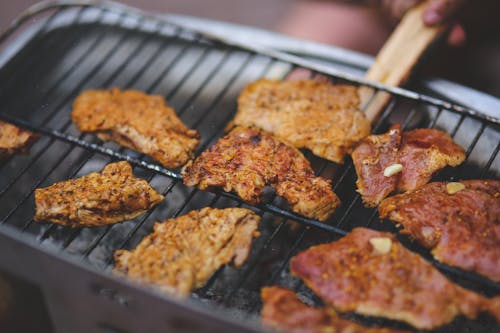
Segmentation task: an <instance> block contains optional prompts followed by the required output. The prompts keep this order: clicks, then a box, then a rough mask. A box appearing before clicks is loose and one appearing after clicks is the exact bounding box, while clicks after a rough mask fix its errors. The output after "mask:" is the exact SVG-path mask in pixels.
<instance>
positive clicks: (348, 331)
mask: <svg viewBox="0 0 500 333" xmlns="http://www.w3.org/2000/svg"><path fill="white" fill-rule="evenodd" d="M261 296H262V303H263V307H262V312H261V316H262V322H263V324H264V325H265V326H268V327H269V328H274V329H276V330H278V331H281V332H291V333H327V332H332V333H396V332H402V331H399V330H394V329H389V328H375V327H372V328H370V327H365V326H362V325H360V324H357V323H355V322H352V321H349V320H346V319H342V318H340V317H339V316H338V315H337V313H335V311H334V310H333V309H332V308H324V309H322V308H313V307H310V306H308V305H306V304H304V303H302V302H301V301H300V300H299V298H298V297H297V296H296V295H295V294H294V293H293V292H291V291H290V290H287V289H284V288H280V287H266V288H262V291H261Z"/></svg>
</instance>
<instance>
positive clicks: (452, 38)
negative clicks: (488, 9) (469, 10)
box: [448, 24, 467, 47]
mask: <svg viewBox="0 0 500 333" xmlns="http://www.w3.org/2000/svg"><path fill="white" fill-rule="evenodd" d="M466 39H467V34H466V33H465V30H464V28H463V27H462V26H461V25H460V24H455V25H454V26H453V28H451V31H450V34H449V35H448V44H450V45H451V46H455V47H458V46H462V45H464V44H465V41H466Z"/></svg>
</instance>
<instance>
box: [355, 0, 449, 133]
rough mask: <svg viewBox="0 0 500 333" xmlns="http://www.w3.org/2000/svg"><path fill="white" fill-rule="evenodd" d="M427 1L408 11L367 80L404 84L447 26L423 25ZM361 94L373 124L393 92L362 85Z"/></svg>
mask: <svg viewBox="0 0 500 333" xmlns="http://www.w3.org/2000/svg"><path fill="white" fill-rule="evenodd" d="M426 4H427V1H425V2H422V3H421V4H420V5H418V6H416V7H414V8H412V9H410V10H409V11H408V12H407V13H406V15H405V16H404V17H403V19H402V20H401V22H400V23H399V25H398V26H397V27H396V29H395V30H394V32H393V33H392V35H391V36H390V37H389V39H388V40H387V42H386V43H385V44H384V46H383V47H382V49H381V50H380V52H379V53H378V55H377V58H376V59H375V62H374V64H373V65H372V66H371V67H370V69H369V70H368V72H367V73H366V75H365V78H366V79H367V80H371V81H377V82H380V83H383V84H386V85H389V86H400V85H402V84H403V83H405V81H406V79H407V78H408V76H409V75H410V73H411V71H412V69H413V67H414V66H415V65H416V64H417V63H418V61H419V60H420V58H421V57H422V55H423V54H424V53H425V51H426V50H427V48H428V47H429V46H430V45H431V44H432V43H433V42H434V41H435V40H436V39H437V38H438V37H439V36H440V35H441V33H443V32H444V30H445V28H446V27H445V26H438V27H428V26H426V25H424V23H423V21H422V13H423V11H424V8H425V6H426ZM359 94H360V97H361V102H362V105H367V107H366V109H365V113H366V116H367V118H368V119H369V120H370V121H371V122H372V123H373V121H374V120H375V119H376V118H377V117H378V115H379V113H380V112H381V111H382V109H383V108H384V106H386V105H387V103H388V102H389V100H390V99H391V96H390V94H388V93H386V92H383V91H380V92H377V93H375V91H374V90H373V89H372V88H369V87H360V89H359ZM374 94H375V95H374ZM367 103H369V104H367Z"/></svg>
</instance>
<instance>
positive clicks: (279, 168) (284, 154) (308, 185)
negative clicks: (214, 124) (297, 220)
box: [182, 127, 340, 221]
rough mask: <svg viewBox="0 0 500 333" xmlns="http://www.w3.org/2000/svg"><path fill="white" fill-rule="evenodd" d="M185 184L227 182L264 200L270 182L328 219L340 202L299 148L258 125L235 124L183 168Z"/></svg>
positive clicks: (311, 213) (305, 211)
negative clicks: (255, 126) (263, 195)
mask: <svg viewBox="0 0 500 333" xmlns="http://www.w3.org/2000/svg"><path fill="white" fill-rule="evenodd" d="M182 175H183V177H184V184H186V185H188V186H194V185H196V186H198V187H199V188H200V189H206V188H208V187H223V188H224V190H225V191H227V192H229V191H231V190H234V191H235V192H236V193H237V194H238V195H239V196H240V197H241V198H242V199H243V200H245V201H247V202H249V203H251V204H256V203H258V202H260V201H261V197H262V193H263V191H264V187H265V186H266V185H271V186H273V187H274V188H275V189H276V193H277V194H278V195H280V196H284V197H285V199H286V200H288V202H289V204H290V206H291V209H292V210H293V211H294V212H296V213H298V214H301V215H304V216H307V217H310V218H316V219H318V220H321V221H324V220H326V219H327V218H328V217H329V216H330V215H331V214H332V213H333V211H334V210H335V208H336V207H337V206H338V205H339V202H340V201H339V199H338V197H337V196H336V195H335V193H333V191H332V189H331V185H330V181H329V180H326V179H324V178H321V177H316V176H315V175H314V172H313V170H312V168H311V166H310V164H309V162H308V161H307V160H306V158H305V157H304V156H303V155H302V153H301V152H300V151H298V150H297V149H296V148H293V147H291V146H288V145H287V144H285V143H283V142H281V141H279V140H278V139H276V138H275V137H274V136H273V135H271V134H269V133H266V132H264V131H261V130H260V129H257V128H245V127H235V128H234V129H233V130H232V131H231V132H230V133H229V134H227V135H226V136H225V137H223V138H222V139H220V140H219V141H218V142H217V143H216V144H215V145H213V146H212V147H210V148H209V149H208V150H207V151H205V152H203V153H202V154H201V155H200V156H199V157H197V158H196V159H195V160H194V162H188V164H186V165H185V166H184V168H183V170H182Z"/></svg>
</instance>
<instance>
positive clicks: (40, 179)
mask: <svg viewBox="0 0 500 333" xmlns="http://www.w3.org/2000/svg"><path fill="white" fill-rule="evenodd" d="M121 18H123V17H121ZM139 22H142V21H139ZM139 24H140V23H138V25H139ZM126 35H127V34H126V33H124V34H123V35H122V37H121V38H120V40H119V42H118V43H117V45H119V44H120V43H121V42H122V41H123V40H124V39H125V38H126ZM90 50H91V48H89V49H88V50H87V51H90ZM139 50H140V45H139V46H138V47H137V48H136V49H135V50H134V51H133V52H132V53H131V56H129V57H128V58H126V59H125V61H123V62H122V65H126V64H128V63H129V62H130V61H131V60H132V59H133V56H132V55H134V54H136V52H138V51H139ZM111 51H112V50H111ZM111 51H110V52H108V54H107V55H106V56H105V59H109V55H111ZM85 53H87V52H85ZM104 64H105V61H104V62H101V63H100V64H99V65H98V66H97V67H95V68H94V70H95V71H97V70H98V69H99V68H100V67H102V66H104ZM121 68H122V67H119V68H117V69H116V70H115V71H114V72H113V74H112V75H111V77H112V78H113V77H114V76H116V74H118V73H119V72H120V69H121ZM90 74H92V72H91V73H89V74H88V75H87V76H86V77H85V78H84V79H83V80H82V81H81V82H80V84H79V85H78V88H79V87H81V86H83V84H84V83H85V82H87V81H88V78H89V77H90ZM63 78H64V76H63ZM60 82H61V79H60V80H58V81H57V83H56V85H57V84H59V83H60ZM76 91H77V88H75V89H74V90H73V92H72V94H71V95H70V96H73V94H75V93H76ZM70 96H68V97H67V98H65V99H64V100H63V101H62V102H61V103H60V104H59V105H58V106H57V107H56V108H54V111H53V112H51V114H50V115H49V117H47V118H46V119H44V121H43V122H44V123H46V122H48V121H49V119H51V118H53V117H54V116H55V114H56V112H55V111H57V110H58V109H60V108H62V106H63V105H65V104H66V103H67V102H68V101H69V98H70ZM46 97H47V95H46ZM10 122H12V123H14V122H13V121H10ZM14 124H15V123H14ZM70 125H71V122H70V121H67V122H66V123H65V125H64V126H63V129H66V128H67V127H68V126H70ZM32 130H33V131H34V132H42V133H43V131H39V130H36V129H32ZM52 132H54V131H52ZM44 134H45V133H44ZM83 136H84V135H83V134H82V135H80V136H79V137H78V138H74V140H76V141H81V142H85V141H83V140H82V138H83ZM54 138H55V137H52V139H54ZM50 143H51V142H49V144H48V145H47V146H46V147H45V149H47V148H48V147H49V146H50ZM70 143H71V145H70V148H69V149H67V150H66V151H65V153H64V154H63V155H62V156H61V157H60V158H59V159H58V162H57V163H55V164H54V165H53V166H52V168H51V169H50V171H49V172H47V173H46V175H45V176H44V177H42V178H39V180H38V181H36V182H35V186H34V187H33V188H32V189H31V191H30V192H29V193H28V194H27V195H26V196H25V197H24V198H23V199H22V200H21V201H20V202H19V204H18V205H16V206H15V207H13V208H12V210H11V211H9V213H8V214H7V215H6V216H5V217H4V218H3V219H2V220H1V221H0V223H4V222H5V221H7V220H8V219H9V218H10V217H11V216H12V214H13V213H14V212H15V211H16V210H17V208H18V207H19V206H21V205H22V204H23V203H24V202H25V201H26V200H27V199H28V198H29V197H30V195H31V194H32V193H33V192H34V190H35V189H36V188H37V187H38V186H39V185H40V184H41V183H42V182H43V181H45V180H46V179H47V177H48V176H49V175H50V174H51V173H52V172H53V171H54V170H55V169H56V168H57V167H58V166H59V163H60V162H62V161H63V160H64V159H65V158H66V157H67V156H68V155H69V154H70V153H71V151H72V150H73V148H74V147H75V143H74V142H70ZM93 145H95V144H93ZM45 149H44V150H45ZM39 155H40V156H41V155H42V154H39ZM89 158H90V157H89ZM31 165H32V163H30V165H29V166H31ZM82 166H83V164H82ZM26 170H27V168H26ZM26 170H25V171H26ZM77 171H78V170H77ZM22 173H24V172H22ZM22 173H20V174H19V177H20V176H21V175H22ZM75 174H76V173H75ZM11 185H12V184H11ZM30 223H31V222H26V224H25V225H24V227H23V230H25V229H26V228H28V227H29V224H30Z"/></svg>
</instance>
